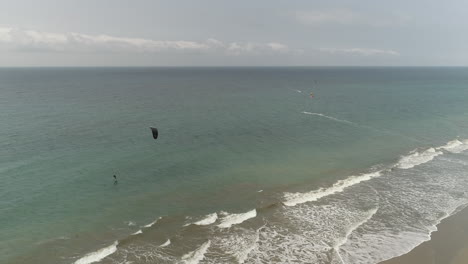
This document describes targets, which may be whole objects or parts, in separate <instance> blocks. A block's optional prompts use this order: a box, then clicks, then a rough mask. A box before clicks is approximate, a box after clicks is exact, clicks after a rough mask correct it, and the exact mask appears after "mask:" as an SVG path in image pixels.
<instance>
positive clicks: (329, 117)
mask: <svg viewBox="0 0 468 264" xmlns="http://www.w3.org/2000/svg"><path fill="white" fill-rule="evenodd" d="M302 113H303V114H306V115H315V116H321V117H324V118H327V119H330V120H333V121H337V122H340V123H346V124H352V125H357V124H356V123H353V122H351V121H348V120H344V119H339V118H335V117H332V116H327V115H324V114H321V113H311V112H305V111H304V112H302Z"/></svg>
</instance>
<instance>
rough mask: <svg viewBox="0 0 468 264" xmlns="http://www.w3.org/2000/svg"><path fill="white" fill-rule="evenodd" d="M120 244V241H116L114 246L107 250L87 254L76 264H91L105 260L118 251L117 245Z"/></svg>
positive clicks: (106, 248)
mask: <svg viewBox="0 0 468 264" xmlns="http://www.w3.org/2000/svg"><path fill="white" fill-rule="evenodd" d="M118 244H119V242H118V241H115V242H114V243H113V244H112V245H110V246H107V247H105V248H101V249H99V250H97V251H95V252H91V253H88V254H86V255H85V256H84V257H82V258H80V259H78V260H77V261H75V262H74V264H90V263H94V262H98V261H100V260H102V259H103V258H105V257H107V256H109V255H111V254H113V253H114V252H116V251H117V245H118Z"/></svg>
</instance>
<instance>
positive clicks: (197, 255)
mask: <svg viewBox="0 0 468 264" xmlns="http://www.w3.org/2000/svg"><path fill="white" fill-rule="evenodd" d="M210 244H211V241H210V240H208V241H206V242H205V243H203V244H202V245H201V246H200V247H199V248H197V249H195V250H194V251H192V252H189V253H187V254H185V255H183V256H182V263H185V264H198V263H199V262H200V261H202V260H203V259H204V258H205V253H206V252H207V251H208V248H209V247H210Z"/></svg>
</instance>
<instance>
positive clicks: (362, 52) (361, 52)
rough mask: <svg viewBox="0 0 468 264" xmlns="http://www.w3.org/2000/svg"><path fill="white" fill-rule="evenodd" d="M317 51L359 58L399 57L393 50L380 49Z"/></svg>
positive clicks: (321, 49) (324, 49) (331, 49)
mask: <svg viewBox="0 0 468 264" xmlns="http://www.w3.org/2000/svg"><path fill="white" fill-rule="evenodd" d="M319 51H321V52H326V53H330V54H349V55H359V56H374V55H387V56H400V53H399V52H397V51H394V50H382V49H362V48H349V49H337V48H320V49H319Z"/></svg>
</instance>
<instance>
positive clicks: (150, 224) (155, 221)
mask: <svg viewBox="0 0 468 264" xmlns="http://www.w3.org/2000/svg"><path fill="white" fill-rule="evenodd" d="M159 219H161V217H158V219H156V220H154V221H153V222H151V223H149V224H147V225H145V226H143V227H144V228H148V227H152V226H153V225H154V224H156V223H157V222H158V220H159Z"/></svg>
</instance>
